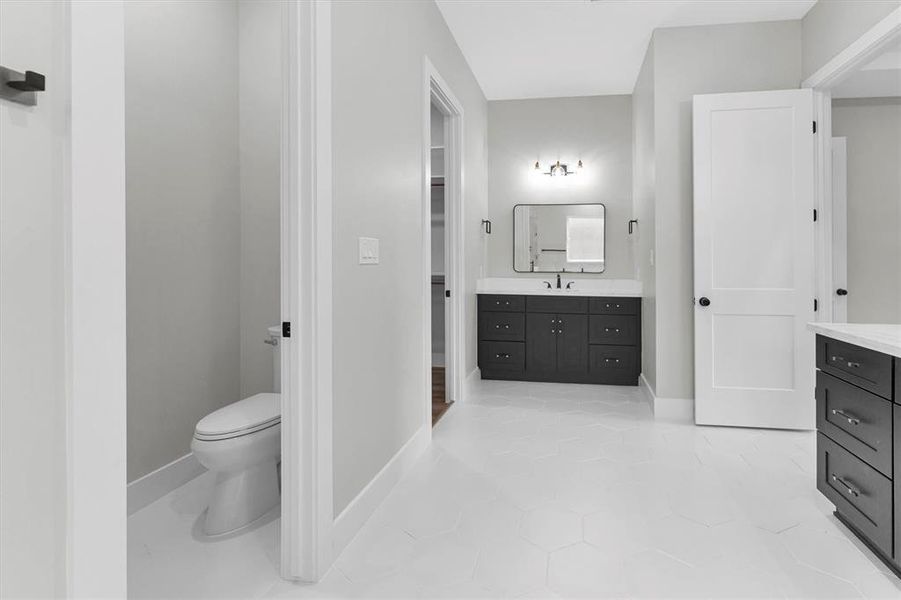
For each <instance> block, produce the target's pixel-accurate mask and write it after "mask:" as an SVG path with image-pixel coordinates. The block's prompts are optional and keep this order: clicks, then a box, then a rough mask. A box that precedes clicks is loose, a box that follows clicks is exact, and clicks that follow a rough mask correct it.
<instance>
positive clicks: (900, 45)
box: [832, 40, 901, 98]
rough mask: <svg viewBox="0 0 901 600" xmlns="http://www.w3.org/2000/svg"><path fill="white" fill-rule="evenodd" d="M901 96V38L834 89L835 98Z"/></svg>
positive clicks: (833, 95)
mask: <svg viewBox="0 0 901 600" xmlns="http://www.w3.org/2000/svg"><path fill="white" fill-rule="evenodd" d="M893 96H901V40H899V41H897V42H895V43H894V44H892V45H891V46H889V47H888V48H886V49H885V50H884V51H883V52H881V53H880V54H879V55H878V56H876V57H875V58H874V59H873V60H871V61H869V62H868V63H867V64H865V65H863V66H862V67H860V69H858V70H856V71H854V72H853V73H851V75H849V76H848V77H847V78H846V79H845V80H844V81H842V82H841V83H839V84H838V85H837V86H836V87H835V88H833V90H832V97H833V98H886V97H893Z"/></svg>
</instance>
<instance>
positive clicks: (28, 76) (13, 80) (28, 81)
mask: <svg viewBox="0 0 901 600" xmlns="http://www.w3.org/2000/svg"><path fill="white" fill-rule="evenodd" d="M46 89H47V88H46V78H45V77H44V75H42V74H41V73H38V72H37V71H25V72H24V73H19V72H18V71H13V70H12V69H7V68H6V67H0V98H2V99H3V100H9V101H10V102H17V103H18V104H24V105H25V106H34V105H35V104H37V103H38V101H37V96H36V95H35V93H36V92H43V91H44V90H46Z"/></svg>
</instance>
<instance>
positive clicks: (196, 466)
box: [128, 452, 206, 515]
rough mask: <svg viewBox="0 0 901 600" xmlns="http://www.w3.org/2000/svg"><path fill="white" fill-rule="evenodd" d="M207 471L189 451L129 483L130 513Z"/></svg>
mask: <svg viewBox="0 0 901 600" xmlns="http://www.w3.org/2000/svg"><path fill="white" fill-rule="evenodd" d="M204 471H206V469H204V468H203V466H202V465H201V464H200V463H199V462H197V458H196V457H195V456H194V454H193V453H191V452H189V453H187V454H185V455H184V456H182V457H181V458H177V459H175V460H173V461H172V462H171V463H169V464H168V465H164V466H162V467H160V468H159V469H157V470H156V471H153V472H152V473H148V474H147V475H144V476H143V477H141V478H140V479H135V480H134V481H132V482H131V483H129V484H128V514H129V515H133V514H134V513H136V512H138V511H139V510H141V509H142V508H144V507H145V506H147V505H148V504H150V503H152V502H155V501H157V500H159V499H160V498H162V497H163V496H165V495H166V494H168V493H169V492H171V491H172V490H175V489H177V488H179V487H181V486H182V485H184V484H186V483H187V482H189V481H191V480H192V479H194V478H195V477H197V476H198V475H200V474H201V473H203V472H204Z"/></svg>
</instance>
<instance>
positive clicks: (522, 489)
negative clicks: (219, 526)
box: [128, 382, 901, 598]
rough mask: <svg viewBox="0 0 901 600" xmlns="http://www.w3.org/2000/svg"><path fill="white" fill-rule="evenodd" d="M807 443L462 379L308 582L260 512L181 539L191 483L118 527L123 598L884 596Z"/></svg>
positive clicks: (618, 395) (563, 391)
mask: <svg viewBox="0 0 901 600" xmlns="http://www.w3.org/2000/svg"><path fill="white" fill-rule="evenodd" d="M814 440H815V438H814V434H813V433H806V432H788V431H767V430H751V429H735V428H713V427H696V426H693V425H689V424H679V423H667V422H659V421H655V420H654V419H653V417H652V415H651V413H650V411H649V409H648V405H647V404H646V403H645V402H644V401H643V397H642V394H641V392H640V391H639V390H638V389H636V388H623V387H606V386H579V385H559V384H530V383H518V382H512V383H500V382H482V384H481V386H480V390H479V392H478V394H477V396H476V397H474V398H472V399H470V401H469V402H468V403H465V404H461V403H458V404H455V405H454V406H453V407H452V408H451V410H450V411H448V413H447V414H446V415H445V416H444V418H443V419H442V420H441V421H440V422H439V424H438V426H437V427H436V429H435V432H434V443H433V444H432V447H431V449H430V450H429V451H428V452H427V453H426V455H425V456H424V457H423V458H422V459H421V461H420V462H419V463H418V464H417V466H416V467H415V469H414V470H413V472H411V473H410V474H409V475H408V476H407V477H406V478H405V479H404V480H403V481H402V482H401V483H400V484H398V486H397V487H396V488H395V489H394V491H393V492H392V493H391V495H390V496H389V497H388V498H387V499H386V501H385V502H384V504H383V505H382V506H381V507H380V508H379V509H378V510H377V512H376V513H375V515H373V517H372V519H371V520H370V521H369V522H368V523H367V524H366V525H365V527H364V528H363V530H362V531H361V532H360V534H359V535H358V536H357V538H356V539H354V540H353V542H351V544H350V545H349V546H348V548H347V549H346V550H345V552H344V553H343V554H342V555H341V556H340V557H339V559H338V560H337V562H336V563H335V566H334V568H333V569H332V570H331V571H330V572H329V573H328V575H327V576H326V577H325V578H324V579H323V580H322V581H321V582H320V583H318V584H316V585H299V584H291V583H288V582H284V581H281V580H279V579H278V577H277V575H276V567H275V565H276V564H277V556H278V551H277V537H278V530H277V524H278V521H277V519H275V518H273V519H272V520H270V522H268V523H265V524H264V525H261V526H260V527H258V528H256V529H255V530H254V531H251V532H248V533H246V534H244V535H241V536H238V537H234V538H232V539H228V540H223V541H218V542H203V541H199V540H198V539H195V538H196V536H194V535H193V534H192V531H193V530H194V529H195V528H196V521H197V517H198V515H199V514H200V512H201V510H202V509H203V499H204V498H205V494H206V492H207V491H208V489H209V486H210V483H211V482H210V480H209V478H208V477H207V476H206V475H204V476H201V477H199V478H197V479H195V480H194V481H192V482H190V483H189V484H187V485H186V486H183V487H182V488H180V489H179V490H176V491H174V492H172V493H171V494H170V495H169V496H167V497H165V498H163V499H161V500H159V501H157V502H155V503H154V504H152V505H150V506H148V507H147V508H145V509H143V510H141V511H139V512H138V513H136V514H135V515H133V516H132V517H130V519H129V557H128V558H129V595H130V596H132V597H135V598H138V597H148V598H149V597H152V598H164V597H182V598H187V597H209V598H228V597H231V598H251V597H276V598H515V597H522V598H606V597H617V598H689V597H690V598H899V597H901V581H899V580H898V579H897V578H895V577H894V575H891V574H890V573H888V571H887V569H886V568H885V567H884V566H883V565H882V564H881V563H880V562H879V561H878V560H876V558H875V557H873V555H872V554H871V553H870V552H869V551H868V550H867V549H865V548H863V547H862V546H861V545H860V544H859V543H858V542H856V541H854V540H853V539H852V538H850V537H849V536H847V535H846V534H845V530H844V528H843V526H842V525H840V524H839V523H838V522H837V521H836V520H835V518H834V517H833V516H832V515H831V510H832V507H831V506H830V505H829V503H828V502H826V501H825V500H824V499H823V498H822V497H820V496H819V494H818V493H817V492H816V489H815V482H814V474H815V452H814V451H815V441H814Z"/></svg>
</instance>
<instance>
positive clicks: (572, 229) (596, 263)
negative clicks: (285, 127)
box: [513, 204, 606, 273]
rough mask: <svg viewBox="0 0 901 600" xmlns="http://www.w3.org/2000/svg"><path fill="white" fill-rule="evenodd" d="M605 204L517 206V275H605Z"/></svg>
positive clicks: (514, 221) (515, 262)
mask: <svg viewBox="0 0 901 600" xmlns="http://www.w3.org/2000/svg"><path fill="white" fill-rule="evenodd" d="M605 218H606V217H605V208H604V205H603V204H517V205H516V206H515V207H514V208H513V270H514V271H516V272H517V273H603V272H604V268H605V263H604V232H605V230H604V224H605Z"/></svg>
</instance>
